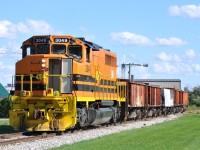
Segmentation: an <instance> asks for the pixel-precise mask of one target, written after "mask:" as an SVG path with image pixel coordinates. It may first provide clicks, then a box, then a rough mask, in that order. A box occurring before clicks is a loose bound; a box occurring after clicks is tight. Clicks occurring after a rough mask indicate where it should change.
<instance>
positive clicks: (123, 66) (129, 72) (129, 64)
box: [122, 63, 149, 80]
mask: <svg viewBox="0 0 200 150" xmlns="http://www.w3.org/2000/svg"><path fill="white" fill-rule="evenodd" d="M126 66H128V77H129V80H131V66H142V67H148V66H149V65H148V64H135V63H128V64H124V63H123V64H122V71H123V70H124V68H125V67H126Z"/></svg>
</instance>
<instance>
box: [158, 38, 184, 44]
mask: <svg viewBox="0 0 200 150" xmlns="http://www.w3.org/2000/svg"><path fill="white" fill-rule="evenodd" d="M155 41H156V45H160V46H181V45H185V42H183V41H182V40H181V39H179V38H176V37H170V38H168V39H167V38H156V40H155Z"/></svg>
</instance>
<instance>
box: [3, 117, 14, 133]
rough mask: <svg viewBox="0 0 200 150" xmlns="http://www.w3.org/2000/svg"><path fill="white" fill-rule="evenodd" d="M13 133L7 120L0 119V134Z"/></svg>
mask: <svg viewBox="0 0 200 150" xmlns="http://www.w3.org/2000/svg"><path fill="white" fill-rule="evenodd" d="M13 132H15V131H14V130H13V128H12V127H11V126H10V124H9V120H8V119H0V134H4V133H13Z"/></svg>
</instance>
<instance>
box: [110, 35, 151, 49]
mask: <svg viewBox="0 0 200 150" xmlns="http://www.w3.org/2000/svg"><path fill="white" fill-rule="evenodd" d="M110 36H111V39H112V40H115V41H119V42H121V43H122V44H124V45H141V46H143V45H150V44H151V42H150V40H149V39H148V38H147V37H145V36H143V35H139V34H135V33H130V32H118V33H117V32H113V33H111V34H110Z"/></svg>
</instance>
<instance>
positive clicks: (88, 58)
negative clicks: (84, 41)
mask: <svg viewBox="0 0 200 150" xmlns="http://www.w3.org/2000/svg"><path fill="white" fill-rule="evenodd" d="M86 61H87V62H90V48H89V47H87V48H86Z"/></svg>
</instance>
